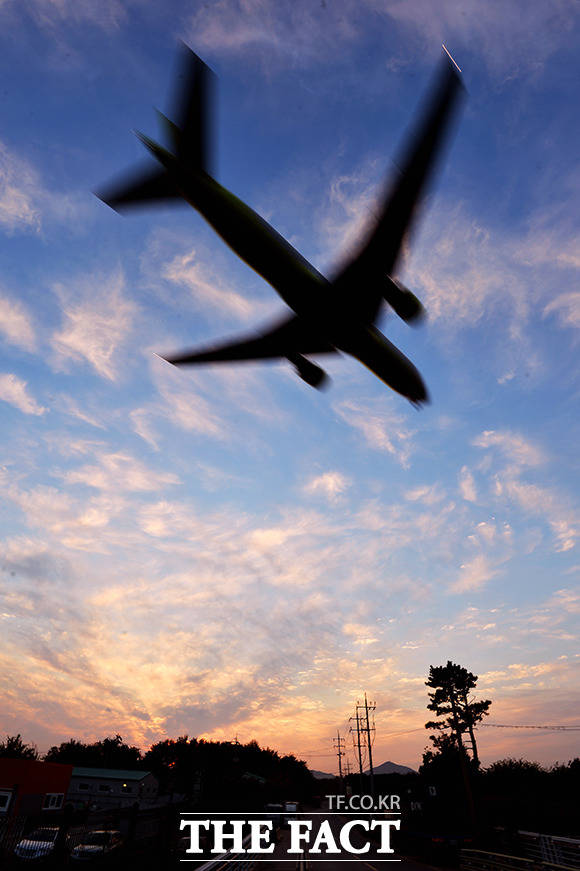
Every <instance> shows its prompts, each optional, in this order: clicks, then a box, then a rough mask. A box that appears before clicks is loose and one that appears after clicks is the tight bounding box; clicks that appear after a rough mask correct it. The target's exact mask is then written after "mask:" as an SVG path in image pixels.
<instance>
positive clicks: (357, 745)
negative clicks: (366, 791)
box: [349, 699, 364, 793]
mask: <svg viewBox="0 0 580 871" xmlns="http://www.w3.org/2000/svg"><path fill="white" fill-rule="evenodd" d="M359 708H362V705H359V703H358V699H357V703H356V706H355V715H354V717H349V722H350V721H351V720H355V721H356V742H355V740H354V729H353V727H352V726H351V727H350V731H351V732H352V740H353V744H354V746H355V749H356V750H357V752H358V768H359V775H360V788H361V793H362V792H363V786H364V772H363V761H362V749H361V743H360V733H361V732H362V731H363V730H364V726H362V725H361V721H363V720H364V717H361V716H360V715H359Z"/></svg>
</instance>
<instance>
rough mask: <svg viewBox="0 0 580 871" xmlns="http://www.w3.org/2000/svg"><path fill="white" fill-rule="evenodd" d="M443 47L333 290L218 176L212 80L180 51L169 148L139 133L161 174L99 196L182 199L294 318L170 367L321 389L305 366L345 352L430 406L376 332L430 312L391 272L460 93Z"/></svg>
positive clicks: (122, 202) (146, 174) (318, 377)
mask: <svg viewBox="0 0 580 871" xmlns="http://www.w3.org/2000/svg"><path fill="white" fill-rule="evenodd" d="M443 48H444V50H445V52H446V54H445V55H444V57H443V59H442V64H441V69H440V71H439V74H438V76H437V80H436V83H435V88H434V91H433V93H432V95H431V97H430V100H429V102H428V105H427V108H426V111H425V112H424V114H423V115H422V117H421V119H420V121H419V124H418V125H417V128H416V130H415V132H414V134H413V135H412V136H411V137H410V139H409V141H408V142H407V144H406V148H405V149H404V150H403V151H402V159H401V160H399V161H398V168H399V172H398V176H397V178H396V180H395V183H394V185H393V186H392V187H391V189H390V191H389V193H388V195H386V196H385V197H384V200H383V203H382V205H381V207H380V210H379V216H378V219H377V221H376V224H375V227H374V229H373V230H372V232H371V234H370V236H369V237H368V239H367V240H366V242H365V243H364V245H363V246H362V247H361V248H360V250H359V252H358V254H357V255H356V256H355V257H354V259H352V260H351V261H350V262H349V263H348V264H347V265H346V266H345V267H344V268H343V269H341V270H340V271H339V272H338V274H337V275H336V276H335V277H334V278H332V279H331V280H329V279H327V278H325V277H324V276H323V275H321V274H320V272H318V271H317V270H316V269H315V268H314V267H313V266H312V265H311V264H310V263H308V261H307V260H305V258H304V257H302V255H301V254H299V253H298V251H296V250H295V249H294V248H293V247H292V246H291V245H290V244H289V243H288V242H287V241H286V240H285V239H283V238H282V236H281V235H280V234H279V233H277V232H276V230H274V229H273V227H271V226H270V225H269V224H268V223H267V222H266V221H265V220H264V219H263V218H261V217H260V215H258V214H257V213H256V212H254V211H253V209H251V208H250V207H249V206H247V205H246V204H245V203H243V202H242V201H241V200H239V199H238V198H237V197H236V196H234V195H233V194H232V193H230V191H228V190H226V188H224V187H222V186H221V185H220V184H218V182H217V181H216V180H215V179H214V178H212V176H211V174H210V157H211V147H210V141H209V132H210V125H209V123H208V122H209V108H210V88H211V85H212V78H213V74H212V73H211V71H210V70H209V68H208V67H207V66H206V65H205V64H204V62H203V61H202V60H201V59H200V58H199V57H198V56H197V55H196V54H194V52H192V51H191V49H189V48H187V46H184V47H183V50H184V63H183V71H184V72H183V75H182V79H183V84H182V86H181V89H180V97H179V100H178V104H179V105H178V111H177V119H178V120H177V123H174V122H172V121H170V120H169V119H167V118H166V117H165V116H163V115H160V117H161V119H162V122H163V125H164V127H165V128H166V130H167V133H168V139H169V148H170V149H171V150H167V149H165V148H163V147H162V146H160V145H158V144H157V143H156V142H154V141H153V140H151V139H149V138H148V137H147V136H144V135H143V134H141V133H137V136H138V137H139V139H140V140H141V141H142V142H143V144H144V145H145V147H146V148H147V149H148V150H149V151H150V152H151V154H152V155H153V156H154V157H155V158H156V159H157V160H158V161H159V163H160V164H161V168H159V167H156V168H155V169H153V170H145V171H141V172H139V174H138V175H137V176H136V177H133V178H131V179H129V180H124V181H122V182H121V184H120V185H119V184H116V185H115V186H114V187H112V188H111V189H109V190H105V191H103V192H101V193H99V194H98V196H99V197H100V198H101V199H102V200H103V201H104V202H105V203H107V204H108V205H109V206H111V207H112V208H114V209H116V210H117V211H123V210H125V209H126V208H130V207H132V206H140V205H144V204H147V203H155V202H160V201H164V200H165V201H166V200H174V199H178V198H183V199H184V200H186V201H187V202H188V203H189V204H190V205H191V206H193V208H194V209H196V210H197V211H198V212H200V214H201V215H203V217H204V218H205V219H206V221H207V222H208V223H209V224H211V226H212V227H213V228H214V230H215V231H216V232H217V233H218V234H219V235H220V236H221V238H222V239H223V240H224V242H226V243H227V244H228V245H229V247H230V248H232V249H233V251H235V253H236V254H237V255H238V256H239V257H241V258H242V260H245V262H246V263H247V264H248V265H249V266H251V267H252V269H254V270H255V271H256V272H257V273H258V274H259V275H261V276H262V277H263V278H264V279H265V280H266V281H267V282H268V283H269V284H271V285H272V287H273V288H274V289H275V290H276V291H277V292H278V293H279V294H280V296H281V297H282V299H283V300H284V302H285V303H286V304H287V305H288V306H289V307H290V308H291V309H292V310H293V314H291V315H290V316H288V315H286V316H285V317H284V318H283V319H282V320H281V321H279V322H277V323H276V324H274V325H273V326H270V327H268V328H267V329H265V330H263V331H262V332H261V333H258V334H255V335H252V336H244V337H241V338H236V339H234V340H233V341H227V342H222V343H219V344H215V345H212V346H209V347H205V348H198V349H192V350H189V351H186V352H183V353H181V354H178V355H175V356H171V357H165V358H164V359H166V360H167V361H168V362H169V363H173V364H174V365H176V366H183V365H190V364H199V363H218V362H231V361H236V360H257V359H276V358H286V359H288V360H289V361H290V362H291V363H292V364H293V365H294V367H295V369H296V371H297V373H298V375H299V376H300V377H301V378H302V379H303V380H304V381H306V382H307V383H308V384H310V385H312V386H313V387H321V386H322V385H323V383H324V381H325V380H326V377H327V376H326V373H325V372H324V370H323V369H321V368H320V366H317V365H316V364H315V363H313V362H312V361H311V360H309V359H307V358H308V357H309V356H310V355H319V354H332V353H336V352H337V351H343V352H345V353H347V354H350V355H351V356H353V357H355V358H356V359H357V360H359V361H360V362H361V363H363V364H364V365H365V366H366V367H367V368H368V369H370V370H371V371H372V372H374V374H375V375H377V376H378V377H379V378H380V379H381V380H382V381H383V382H384V383H385V384H387V385H388V386H389V387H391V388H393V389H394V390H396V391H397V392H398V393H400V394H402V395H403V396H405V397H407V398H408V399H409V400H410V401H411V402H412V403H413V404H415V405H420V404H421V403H423V402H427V401H428V394H427V389H426V387H425V385H424V383H423V380H422V378H421V375H420V374H419V372H418V371H417V369H416V368H415V366H414V365H413V364H412V363H411V361H410V360H408V359H407V357H405V356H404V354H402V353H401V351H399V350H398V348H396V347H395V346H394V345H393V344H392V343H391V342H389V340H388V339H387V338H386V337H385V336H384V335H383V334H382V333H381V332H380V331H379V330H378V329H377V327H376V326H375V320H376V319H377V317H378V315H379V312H380V309H381V306H382V302H383V300H385V301H386V302H387V303H388V304H389V305H390V306H391V308H393V309H394V311H395V312H396V313H397V314H398V315H399V316H400V317H401V318H402V319H403V320H405V321H407V322H413V321H418V320H419V319H420V318H421V316H422V314H423V313H424V309H423V306H422V305H421V303H420V302H419V300H418V299H417V297H416V296H415V295H414V294H413V293H411V291H410V290H408V289H407V288H406V287H405V286H404V285H403V284H401V283H400V282H399V281H397V280H396V279H395V278H393V273H394V272H395V269H396V266H397V262H398V259H399V255H400V252H401V248H402V245H403V242H404V241H405V239H406V238H407V236H408V233H409V230H410V228H411V223H412V219H413V216H414V214H415V213H416V207H417V204H418V203H419V200H420V198H421V196H422V195H423V194H424V192H425V189H426V186H427V182H428V181H429V178H430V177H431V176H432V174H433V168H434V166H435V163H436V159H437V156H438V154H439V152H440V150H441V146H442V143H443V140H444V138H445V134H446V132H447V131H448V129H449V127H450V122H451V120H452V117H453V115H454V110H455V109H456V107H457V106H458V104H459V102H460V100H459V98H460V96H461V95H462V93H463V91H464V88H463V85H462V80H461V75H460V70H459V67H458V66H457V65H456V63H455V61H453V59H452V58H451V55H450V54H449V53H448V52H447V49H445V46H443Z"/></svg>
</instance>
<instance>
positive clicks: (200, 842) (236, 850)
mask: <svg viewBox="0 0 580 871" xmlns="http://www.w3.org/2000/svg"><path fill="white" fill-rule="evenodd" d="M326 798H327V799H328V810H327V811H321V812H318V811H312V812H307V811H304V812H299V813H292V815H291V816H290V817H284V816H280V817H276V816H275V817H274V818H273V817H272V816H270V818H267V817H268V813H267V812H266V813H265V812H261V814H258V813H243V814H242V813H241V812H238V813H236V814H226V813H224V814H220V815H219V816H220V817H221V818H217V816H218V815H217V814H216V815H215V817H214V816H213V815H212V817H211V818H210V816H209V815H205V814H199V813H197V812H196V813H195V814H187V815H185V816H187V817H191V816H193V817H195V818H194V819H189V818H187V819H182V820H181V830H182V831H183V832H186V833H187V834H186V837H188V839H189V843H188V846H187V848H186V850H185V853H186V854H187V858H194V857H195V856H197V857H198V858H201V857H202V855H204V854H205V855H206V856H208V857H210V858H212V857H213V858H215V857H217V856H219V857H221V858H222V859H224V861H235V859H234V857H235V856H238V855H242V856H249V855H252V856H254V857H259V856H260V855H262V854H263V855H266V856H272V854H274V851H276V852H275V856H272V858H275V859H276V860H286V861H290V860H292V859H296V858H297V857H298V856H299V855H301V854H303V853H306V852H307V853H308V854H309V855H312V856H316V857H319V856H320V857H321V859H324V858H328V860H329V861H331V860H336V859H337V857H341V858H343V859H346V858H348V857H349V856H360V855H361V854H363V855H364V854H367V853H369V852H371V851H372V852H373V855H376V857H377V858H378V859H380V858H381V857H384V856H385V855H386V854H389V855H392V854H393V853H394V850H393V848H392V847H391V832H392V830H393V829H394V830H398V829H399V828H400V825H401V821H400V819H398V818H395V819H393V817H399V815H400V811H399V808H400V802H399V797H398V796H395V795H388V796H376V797H374V798H373V797H372V796H370V795H351V796H346V797H345V796H342V795H329V796H326ZM199 817H202V818H201V819H200V818H199ZM203 817H205V819H204V818H203ZM229 817H231V819H229ZM280 827H281V832H282V836H281V837H279V836H278V829H279V828H280ZM228 857H229V859H228ZM319 861H320V859H319ZM390 861H393V859H390Z"/></svg>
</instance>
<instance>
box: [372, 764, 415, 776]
mask: <svg viewBox="0 0 580 871" xmlns="http://www.w3.org/2000/svg"><path fill="white" fill-rule="evenodd" d="M373 771H374V773H375V774H415V773H416V772H415V771H414V769H413V768H407V766H406V765H397V763H396V762H383V764H382V765H376V766H374V767H373ZM368 773H369V772H368V771H365V774H368Z"/></svg>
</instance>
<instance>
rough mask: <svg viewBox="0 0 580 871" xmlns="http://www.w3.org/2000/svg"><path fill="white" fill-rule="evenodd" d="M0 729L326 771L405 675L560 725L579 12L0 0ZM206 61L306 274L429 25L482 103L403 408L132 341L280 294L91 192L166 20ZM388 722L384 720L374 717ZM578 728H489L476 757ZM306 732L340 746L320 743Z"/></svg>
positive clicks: (417, 95)
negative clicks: (414, 387)
mask: <svg viewBox="0 0 580 871" xmlns="http://www.w3.org/2000/svg"><path fill="white" fill-rule="evenodd" d="M0 16H1V18H2V27H1V28H0V32H1V34H2V35H1V36H0V39H1V40H2V52H1V54H0V66H1V79H0V80H1V82H2V105H3V112H2V116H3V123H2V130H1V131H0V233H1V234H2V238H3V244H2V245H1V246H0V355H1V360H0V409H1V414H2V423H3V432H4V439H3V449H2V460H1V463H0V480H1V483H2V489H3V498H2V502H1V508H0V510H1V521H2V523H1V540H0V549H1V553H2V559H1V567H2V574H1V585H0V599H1V601H0V620H1V621H2V632H1V635H0V657H1V659H0V662H1V665H2V667H1V668H0V675H1V681H2V683H3V686H2V695H3V705H2V713H1V715H0V716H1V719H0V730H3V731H4V732H7V733H11V734H12V733H14V732H21V733H22V734H23V736H24V738H25V739H26V740H34V741H36V742H37V743H38V745H39V747H40V748H41V750H45V749H47V748H48V746H50V744H52V743H54V742H58V741H60V740H64V739H65V738H67V737H73V736H74V737H80V738H86V739H90V738H95V737H102V736H103V735H104V734H110V733H114V732H120V733H121V734H122V735H123V736H124V737H125V738H126V739H127V740H131V741H134V742H136V743H138V744H140V745H141V746H143V747H146V746H148V745H149V744H150V743H151V742H153V741H156V740H160V739H162V738H164V737H167V736H170V737H175V736H177V735H179V734H184V733H186V732H187V733H189V734H190V735H197V736H202V735H203V736H206V737H212V738H233V737H234V736H235V735H236V734H237V735H238V737H239V738H240V740H249V739H250V738H257V739H258V740H259V741H260V742H261V743H264V744H269V745H270V746H273V747H276V748H277V749H280V750H282V751H285V752H295V753H297V754H298V755H299V756H301V757H303V758H307V759H308V761H309V763H310V764H311V765H312V766H313V767H315V768H319V769H323V770H333V767H334V766H335V761H336V760H335V758H334V759H333V757H332V755H331V754H332V740H331V739H332V736H333V735H334V734H336V730H337V728H344V727H346V726H347V721H348V717H349V716H351V715H352V712H353V705H354V702H355V700H356V699H357V698H359V699H360V698H361V697H362V694H363V692H364V691H365V690H366V691H367V692H368V693H369V696H370V697H372V698H374V699H376V702H377V714H376V727H377V728H376V744H375V752H374V757H375V760H376V761H378V762H380V761H382V760H383V759H386V758H390V759H393V760H395V761H397V762H400V763H404V764H408V765H411V766H413V767H416V766H417V765H418V763H419V761H420V756H421V751H422V749H423V747H424V746H425V744H426V737H427V734H426V733H425V732H424V731H421V727H422V725H423V723H424V722H425V719H426V710H425V704H426V701H427V696H426V688H425V686H424V681H425V678H426V675H427V672H428V669H429V665H430V664H435V665H437V664H442V663H444V662H445V661H446V660H447V659H453V660H454V661H457V662H460V663H461V664H463V665H465V666H466V667H468V668H469V669H470V670H471V671H473V672H475V673H476V674H478V675H479V676H480V679H479V685H478V693H479V694H480V695H481V696H482V697H489V698H491V699H492V700H493V706H492V708H491V716H490V718H489V722H495V723H506V724H535V725H546V724H576V723H578V722H579V721H578V689H577V687H578V679H577V671H578V664H579V661H580V651H579V649H578V632H577V629H578V614H579V613H580V591H579V586H578V576H579V572H580V559H579V557H578V538H579V536H580V514H579V508H580V506H579V495H578V479H579V461H578V455H577V445H578V443H579V442H580V432H579V430H580V421H579V416H578V413H577V409H578V399H579V393H580V377H579V376H580V369H579V367H578V364H577V360H578V347H579V346H578V338H579V333H578V330H579V327H580V292H579V291H578V266H579V265H580V250H579V247H578V241H577V239H578V223H577V201H578V190H579V185H580V174H579V171H578V164H577V142H578V135H579V130H578V116H577V112H576V111H575V87H574V86H575V84H576V83H577V80H578V66H579V61H578V36H579V20H578V10H577V7H576V6H575V5H574V4H569V3H564V2H563V3H560V2H555V0H551V2H542V3H539V2H536V3H530V4H527V5H526V15H525V16H524V15H522V9H521V4H519V3H517V2H505V0H504V2H501V3H500V2H487V3H477V2H463V3H456V2H451V0H441V2H439V3H438V4H432V3H430V2H428V0H410V2H401V0H398V2H394V0H380V2H379V0H363V2H361V0H357V2H354V0H336V2H333V3H330V2H324V0H323V2H305V0H297V2H293V3H285V2H266V0H244V2H241V0H218V2H210V3H207V4H202V3H186V2H177V0H175V2H173V3H171V4H169V5H168V4H164V9H163V11H162V10H161V7H160V6H159V5H158V4H154V3H152V2H150V0H133V2H121V0H108V2H99V3H96V2H90V0H80V2H79V0H76V2H73V0H59V2H57V0H30V2H29V3H27V4H26V5H23V4H20V3H17V2H10V0H5V2H4V3H3V4H2V5H0ZM178 39H183V40H185V41H186V42H187V43H188V44H189V45H191V47H192V48H193V49H194V50H196V51H197V52H198V53H199V54H200V55H201V56H202V57H203V58H204V60H206V62H207V63H208V64H209V65H210V66H211V67H212V68H213V69H214V70H215V71H216V73H217V74H218V78H219V82H218V101H219V102H218V107H217V114H216V137H217V142H218V161H217V168H216V175H217V178H218V179H219V181H220V182H221V183H222V184H224V185H225V186H226V187H228V188H230V189H231V190H232V191H233V192H234V193H235V194H237V195H238V196H240V197H241V198H242V199H244V200H245V201H246V202H248V203H249V204H250V205H251V206H252V207H253V208H255V209H256V210H257V211H258V212H260V213H261V214H262V215H263V216H264V217H265V218H266V219H267V220H268V221H270V222H271V223H272V224H273V226H275V227H276V229H278V230H279V231H280V232H281V233H282V234H283V235H284V236H285V237H286V238H288V239H289V241H290V242H291V243H292V244H293V245H295V246H296V247H297V248H298V249H299V250H300V251H301V252H302V253H303V254H304V255H305V256H306V257H307V258H308V259H310V260H311V262H312V263H313V264H314V265H315V266H316V267H317V268H319V269H320V270H321V271H323V272H325V273H326V274H332V271H333V269H335V268H336V265H337V263H339V262H341V260H342V259H344V257H345V256H348V252H349V251H351V250H352V248H353V245H355V244H356V240H357V238H359V236H360V234H361V233H364V227H365V224H366V222H368V220H369V218H370V217H372V213H373V208H374V205H375V203H376V202H377V196H378V195H379V194H380V191H381V190H382V189H383V186H384V184H385V180H386V179H388V177H389V173H390V172H391V170H392V167H393V160H394V159H395V158H396V155H397V149H398V147H399V143H400V141H401V137H402V135H403V133H404V131H405V129H406V128H407V126H408V125H409V123H410V121H411V120H412V118H413V113H414V111H415V109H416V107H417V105H418V104H420V100H421V98H422V96H423V94H424V92H425V90H426V88H427V87H428V84H429V81H430V78H431V76H432V74H433V71H434V69H435V68H436V65H437V63H438V60H439V55H440V45H441V43H442V42H445V44H446V45H447V46H448V47H449V49H450V51H451V52H452V53H453V55H454V57H455V58H456V60H457V62H458V63H459V65H460V66H461V67H462V68H463V71H464V77H465V83H466V86H467V89H468V91H469V100H468V102H467V105H466V107H465V111H464V113H463V117H462V119H461V123H460V125H459V128H458V131H457V135H456V136H455V139H454V142H453V145H452V147H451V149H450V150H449V153H448V155H447V160H446V163H445V168H444V171H443V172H442V173H441V174H440V176H439V177H438V179H437V183H436V185H435V188H434V190H433V192H432V193H431V195H430V196H429V199H428V201H427V203H426V205H425V209H424V213H423V215H422V217H421V221H420V223H419V226H418V228H417V232H416V234H415V236H414V238H413V244H412V246H411V247H410V250H409V251H408V252H407V255H406V257H405V260H404V264H403V266H402V268H401V271H400V273H399V276H400V278H401V279H402V280H403V281H404V282H405V283H406V284H407V285H408V286H409V287H410V288H411V289H412V290H413V291H414V292H415V293H417V295H418V296H419V297H420V298H421V299H422V300H423V302H424V303H425V305H426V307H427V310H428V314H429V319H428V321H427V323H426V324H425V326H423V327H422V328H421V329H419V330H412V329H409V328H408V327H407V326H406V325H405V324H403V323H402V322H399V321H397V319H396V318H395V317H390V316H385V318H384V319H383V321H382V322H381V326H382V328H383V329H384V330H385V332H386V333H387V334H388V336H389V338H391V340H392V341H394V342H395V343H396V344H397V345H399V346H400V347H401V349H402V350H403V351H404V353H406V354H407V355H408V356H409V357H410V358H411V359H412V360H413V361H414V362H415V364H416V365H417V367H418V368H419V370H420V371H421V372H422V374H423V376H424V378H425V381H426V383H427V385H428V387H429V390H430V393H431V395H432V400H433V401H432V404H431V405H430V406H428V407H426V408H425V409H423V410H422V411H421V412H417V411H415V410H414V409H413V408H412V407H411V406H410V405H409V404H408V403H407V402H406V401H405V400H404V399H402V398H401V397H399V396H398V395H396V394H394V393H392V392H391V391H389V390H388V389H387V388H386V387H385V386H384V385H383V384H382V383H381V382H379V381H378V380H377V379H375V378H374V376H372V375H371V374H370V373H369V372H367V371H366V370H365V369H364V368H362V367H361V366H360V365H359V364H357V363H356V362H355V361H354V360H351V359H347V358H344V357H337V358H336V359H331V360H329V361H325V362H327V368H328V371H329V373H330V375H331V377H332V386H331V388H330V390H328V391H327V392H325V393H318V392H316V391H314V390H312V389H311V388H309V387H307V385H306V384H304V383H303V382H302V381H300V380H299V379H297V377H296V376H295V374H294V373H293V371H292V369H291V367H290V366H289V365H288V364H286V365H284V364H277V365H253V364H249V365H244V366H234V367H224V368H219V367H207V368H199V369H196V370H195V371H184V370H177V369H174V368H172V367H170V366H168V365H167V364H166V363H164V362H163V361H162V360H160V359H159V358H158V357H156V356H155V355H154V352H160V353H163V352H168V351H175V350H179V349H181V348H183V347H187V346H190V345H194V344H195V343H197V342H205V341H207V340H209V339H212V338H217V337H222V336H223V335H226V334H228V333H230V332H232V333H233V332H236V331H237V330H244V329H249V328H253V327H254V326H255V325H259V324H260V323H262V322H265V321H267V320H268V318H269V317H271V316H272V315H273V314H275V313H277V312H281V311H283V310H284V305H283V303H281V302H280V301H279V300H278V299H277V298H276V295H275V293H274V291H273V290H272V289H271V288H270V287H269V286H268V285H266V284H265V283H264V282H263V281H262V280H261V279H260V278H259V277H258V276H257V275H255V274H254V273H252V272H251V271H250V270H249V269H248V267H247V266H245V265H244V264H243V263H241V262H240V261H238V260H237V259H236V257H235V256H234V255H233V254H232V253H231V252H230V251H229V250H228V249H227V248H226V247H225V246H224V245H223V243H221V241H220V240H219V239H218V238H217V237H216V236H215V235H214V234H213V233H212V231H211V230H210V229H209V228H208V227H207V226H206V225H205V224H204V223H203V220H202V219H201V218H200V217H199V216H198V215H197V214H196V213H195V212H193V210H191V209H188V208H187V207H185V206H180V207H177V208H174V209H171V208H164V209H158V210H153V211H148V212H143V213H139V214H134V215H131V216H129V217H124V218H121V217H120V216H118V215H117V214H116V213H114V212H113V211H111V210H110V209H108V208H107V207H106V206H105V205H103V204H102V203H101V202H100V201H99V200H97V199H96V198H95V197H94V196H93V195H92V193H91V191H93V190H95V189H97V188H99V187H100V186H102V185H103V183H105V182H108V181H109V180H110V179H111V177H114V176H115V175H116V174H117V173H119V172H122V170H123V169H125V168H126V167H128V166H131V165H132V164H133V163H134V162H135V161H137V160H143V161H144V162H145V163H146V162H147V157H146V156H145V155H144V154H143V149H142V146H141V145H140V143H139V142H138V141H137V139H136V138H135V137H134V136H132V135H131V132H130V131H131V130H132V129H134V128H136V129H139V130H143V131H144V132H146V133H149V134H153V135H154V136H156V135H157V129H156V118H155V113H154V112H153V107H159V108H161V109H162V110H167V109H168V108H169V105H168V101H169V102H170V97H171V83H172V77H173V73H174V70H175V58H176V44H177V40H178ZM393 733H399V734H396V735H394V734H393ZM572 738H574V733H569V734H566V733H563V732H559V733H554V732H547V731H544V730H529V731H524V730H521V731H519V730H518V731H515V730H504V729H497V730H496V729H492V728H486V729H481V730H480V732H479V743H480V752H481V756H482V758H483V760H484V761H485V762H490V761H493V760H494V759H497V758H499V757H501V756H506V755H515V756H520V755H524V756H526V757H528V758H532V759H538V760H539V761H542V762H545V763H551V762H554V761H556V760H560V761H562V760H566V759H568V758H571V757H572V756H573V755H575V754H576V750H575V746H576V745H575V743H574V742H573V741H572V740H570V739H572ZM326 754H328V755H326Z"/></svg>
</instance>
